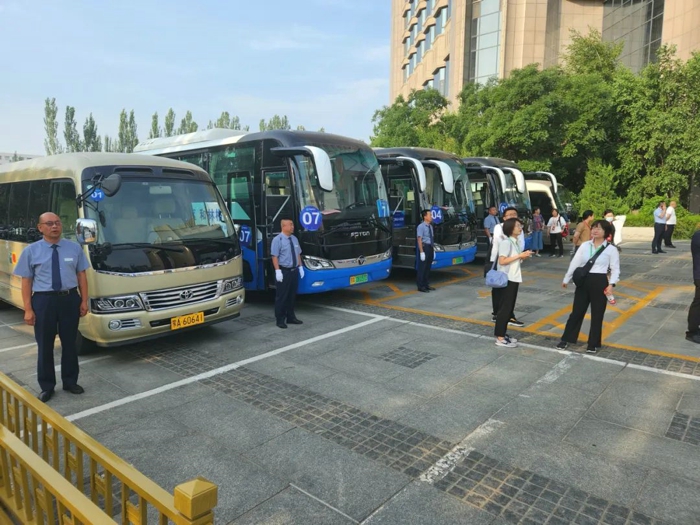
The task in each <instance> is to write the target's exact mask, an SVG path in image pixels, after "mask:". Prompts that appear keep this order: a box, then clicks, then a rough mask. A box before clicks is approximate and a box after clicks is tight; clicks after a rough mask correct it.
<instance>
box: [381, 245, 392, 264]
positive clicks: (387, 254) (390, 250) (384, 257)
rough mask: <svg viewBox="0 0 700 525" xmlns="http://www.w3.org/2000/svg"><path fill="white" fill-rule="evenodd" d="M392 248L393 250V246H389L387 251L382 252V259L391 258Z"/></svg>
mask: <svg viewBox="0 0 700 525" xmlns="http://www.w3.org/2000/svg"><path fill="white" fill-rule="evenodd" d="M392 250H393V248H389V249H388V250H387V251H385V252H384V253H383V254H382V261H386V260H387V259H391V252H392Z"/></svg>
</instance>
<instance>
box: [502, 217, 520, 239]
mask: <svg viewBox="0 0 700 525" xmlns="http://www.w3.org/2000/svg"><path fill="white" fill-rule="evenodd" d="M516 223H518V224H522V222H521V221H520V219H508V220H507V221H505V222H504V223H503V234H504V235H505V236H506V237H510V236H511V235H513V230H514V229H515V224H516Z"/></svg>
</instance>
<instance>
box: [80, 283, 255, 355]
mask: <svg viewBox="0 0 700 525" xmlns="http://www.w3.org/2000/svg"><path fill="white" fill-rule="evenodd" d="M244 303H245V289H243V288H240V289H238V290H235V291H233V292H231V293H227V294H224V295H221V296H220V297H218V298H216V299H212V300H210V301H202V302H200V303H196V304H190V305H187V306H181V307H177V308H168V309H166V310H160V311H145V310H139V311H134V312H121V313H114V314H93V313H88V315H86V316H85V317H83V318H82V319H81V320H80V327H79V329H80V333H81V334H82V335H83V337H86V338H87V339H90V340H91V341H95V342H96V343H97V345H98V346H103V347H109V346H121V345H124V344H132V343H136V342H139V341H144V340H148V339H154V338H156V337H163V336H166V335H170V334H177V333H181V332H183V331H185V330H188V329H189V328H196V327H201V326H206V325H209V324H215V323H219V322H221V321H226V320H228V319H233V318H235V317H238V316H239V315H240V312H241V309H242V308H243V304H244ZM196 313H202V314H204V322H202V323H198V324H189V323H187V326H183V327H182V328H177V329H173V328H171V320H172V319H174V318H181V317H183V316H190V315H191V314H196ZM183 324H184V323H183Z"/></svg>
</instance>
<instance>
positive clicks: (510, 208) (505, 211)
mask: <svg viewBox="0 0 700 525" xmlns="http://www.w3.org/2000/svg"><path fill="white" fill-rule="evenodd" d="M509 211H514V212H515V213H518V208H513V206H508V207H507V208H506V209H505V210H503V213H502V214H501V217H503V216H504V215H505V214H506V213H508V212H509Z"/></svg>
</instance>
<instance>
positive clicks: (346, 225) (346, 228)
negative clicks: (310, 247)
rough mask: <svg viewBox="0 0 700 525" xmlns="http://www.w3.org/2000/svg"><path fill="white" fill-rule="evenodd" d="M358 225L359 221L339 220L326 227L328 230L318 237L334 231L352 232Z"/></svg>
mask: <svg viewBox="0 0 700 525" xmlns="http://www.w3.org/2000/svg"><path fill="white" fill-rule="evenodd" d="M358 226H360V223H359V222H354V223H353V222H347V221H346V222H341V223H340V224H336V225H335V226H331V227H330V228H328V230H327V231H325V232H324V233H322V234H321V235H320V237H325V236H326V235H330V234H331V233H336V232H352V231H355V230H356V229H357V227H358Z"/></svg>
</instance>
